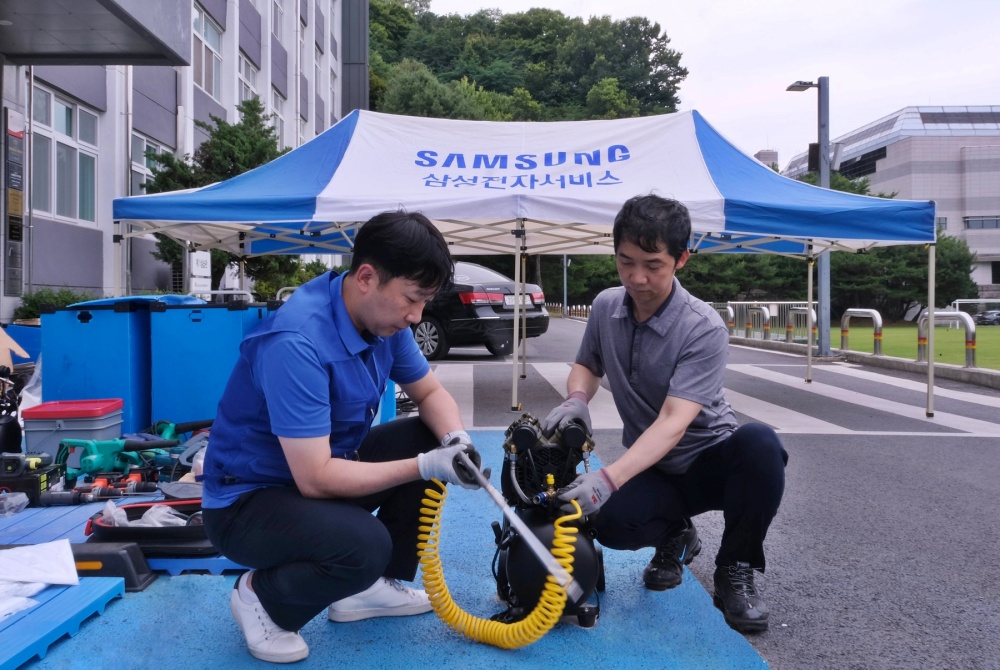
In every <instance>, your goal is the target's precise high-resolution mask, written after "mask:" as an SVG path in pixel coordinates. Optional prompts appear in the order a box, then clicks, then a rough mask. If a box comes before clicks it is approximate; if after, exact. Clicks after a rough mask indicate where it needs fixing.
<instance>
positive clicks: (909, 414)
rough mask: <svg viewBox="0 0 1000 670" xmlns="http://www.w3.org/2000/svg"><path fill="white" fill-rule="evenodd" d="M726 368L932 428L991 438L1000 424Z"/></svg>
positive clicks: (999, 432) (741, 367) (760, 370)
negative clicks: (927, 413) (921, 423)
mask: <svg viewBox="0 0 1000 670" xmlns="http://www.w3.org/2000/svg"><path fill="white" fill-rule="evenodd" d="M727 367H728V368H729V369H730V370H732V371H734V372H740V373H743V374H746V375H750V376H751V377H756V378H757V379H765V380H767V381H770V382H775V383H778V384H783V385H785V386H794V387H795V388H796V390H798V391H801V392H803V393H814V394H816V395H819V396H823V397H825V398H831V399H833V400H841V401H843V402H849V403H852V404H854V405H860V406H862V407H866V408H874V409H878V410H881V411H884V412H891V413H892V414H896V415H898V416H902V417H906V418H908V419H915V420H917V421H922V422H926V423H928V424H931V425H935V426H944V427H946V428H953V429H955V430H960V431H962V432H970V433H977V434H983V435H992V436H994V437H995V436H1000V424H998V423H992V422H990V421H981V420H979V419H972V418H969V417H964V416H960V415H958V414H950V413H948V412H935V413H934V416H933V417H927V416H926V415H925V413H924V408H923V407H914V406H912V405H906V404H903V403H901V402H895V401H892V400H886V399H885V398H879V397H877V396H872V395H867V394H864V393H858V392H856V391H848V390H847V389H842V388H840V387H837V386H830V385H829V384H822V383H820V382H816V381H813V382H812V383H809V384H806V383H805V382H804V381H803V380H801V379H798V378H796V377H792V376H791V375H786V374H782V373H780V372H775V371H773V370H768V369H767V368H765V367H761V366H758V365H749V364H742V363H741V364H733V365H729V366H727Z"/></svg>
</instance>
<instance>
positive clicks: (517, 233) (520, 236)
mask: <svg viewBox="0 0 1000 670" xmlns="http://www.w3.org/2000/svg"><path fill="white" fill-rule="evenodd" d="M513 234H514V323H513V328H512V329H511V330H512V331H513V332H512V333H511V337H512V338H513V341H512V342H511V345H512V351H513V354H514V365H513V372H512V374H513V379H512V383H511V391H510V393H511V395H510V411H512V412H518V411H520V410H521V403H519V402H518V401H517V363H518V358H519V357H520V351H519V350H518V345H520V343H521V342H520V337H519V335H520V334H521V332H520V329H519V328H518V327H517V323H518V320H519V319H520V318H521V295H522V294H521V254H523V253H524V219H518V220H517V228H515V229H514V231H513Z"/></svg>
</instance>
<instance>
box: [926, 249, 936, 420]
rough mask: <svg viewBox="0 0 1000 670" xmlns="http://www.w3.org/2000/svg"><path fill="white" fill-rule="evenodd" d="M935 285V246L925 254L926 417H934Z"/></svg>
mask: <svg viewBox="0 0 1000 670" xmlns="http://www.w3.org/2000/svg"><path fill="white" fill-rule="evenodd" d="M936 283H937V258H936V254H935V245H933V244H931V245H929V246H928V253H927V323H928V324H930V326H929V327H928V329H927V416H928V417H932V416H934V300H935V295H934V293H935V291H934V289H935V284H936Z"/></svg>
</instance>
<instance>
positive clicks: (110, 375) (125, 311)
mask: <svg viewBox="0 0 1000 670" xmlns="http://www.w3.org/2000/svg"><path fill="white" fill-rule="evenodd" d="M149 304H155V303H147V302H142V301H129V300H128V299H122V300H121V301H119V302H113V303H109V304H101V305H88V306H81V305H78V306H70V307H63V308H58V309H44V310H43V311H42V315H41V319H42V329H41V331H42V332H41V355H42V401H43V402H50V401H54V400H87V399H91V398H121V399H122V402H123V403H124V407H123V408H122V433H123V434H124V433H134V432H138V431H141V430H143V429H145V428H146V427H148V426H149V425H150V348H149V347H150V343H149Z"/></svg>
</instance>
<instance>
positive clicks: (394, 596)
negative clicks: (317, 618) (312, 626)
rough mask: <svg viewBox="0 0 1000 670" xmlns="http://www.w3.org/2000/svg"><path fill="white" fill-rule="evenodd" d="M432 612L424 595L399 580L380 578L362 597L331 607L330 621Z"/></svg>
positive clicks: (360, 595)
mask: <svg viewBox="0 0 1000 670" xmlns="http://www.w3.org/2000/svg"><path fill="white" fill-rule="evenodd" d="M431 609H433V608H432V607H431V601H430V599H429V598H428V597H427V594H426V593H425V592H424V591H422V590H419V589H413V588H410V587H409V586H403V585H402V584H401V583H400V582H399V580H397V579H387V578H385V577H379V578H378V579H377V580H376V581H375V583H374V584H372V585H371V586H369V587H368V588H367V589H366V590H364V591H362V592H361V593H357V594H355V595H353V596H349V597H347V598H344V599H343V600H338V601H337V602H335V603H333V604H332V605H330V608H329V610H328V611H327V616H329V618H330V621H337V622H339V623H346V622H348V621H361V620H362V619H372V618H375V617H381V616H410V615H412V614H423V613H424V612H430V611H431Z"/></svg>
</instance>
